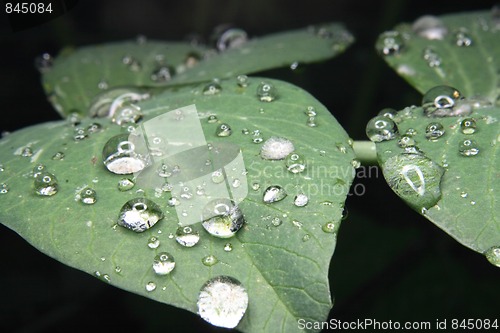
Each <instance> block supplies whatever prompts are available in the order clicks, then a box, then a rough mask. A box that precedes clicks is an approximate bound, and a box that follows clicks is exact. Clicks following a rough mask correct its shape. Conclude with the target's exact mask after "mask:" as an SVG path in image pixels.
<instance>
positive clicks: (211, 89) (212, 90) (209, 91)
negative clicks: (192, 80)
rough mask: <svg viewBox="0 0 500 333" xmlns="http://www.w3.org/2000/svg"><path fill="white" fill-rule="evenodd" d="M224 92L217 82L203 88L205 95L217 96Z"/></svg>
mask: <svg viewBox="0 0 500 333" xmlns="http://www.w3.org/2000/svg"><path fill="white" fill-rule="evenodd" d="M221 91H222V87H221V85H220V84H218V83H217V82H210V83H208V84H207V85H205V86H204V87H203V95H217V94H219V93H220V92H221Z"/></svg>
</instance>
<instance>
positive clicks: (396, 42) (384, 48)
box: [375, 31, 405, 56]
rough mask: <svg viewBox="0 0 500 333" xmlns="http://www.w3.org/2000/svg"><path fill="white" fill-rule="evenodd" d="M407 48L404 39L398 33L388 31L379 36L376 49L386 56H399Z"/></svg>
mask: <svg viewBox="0 0 500 333" xmlns="http://www.w3.org/2000/svg"><path fill="white" fill-rule="evenodd" d="M404 47H405V43H404V39H403V37H402V36H401V34H400V33H399V32H397V31H386V32H384V33H383V34H381V35H380V36H379V38H378V39H377V43H376V44H375V48H376V49H377V51H378V52H379V53H380V54H382V55H385V56H389V55H395V54H399V53H400V52H401V51H402V50H403V49H404Z"/></svg>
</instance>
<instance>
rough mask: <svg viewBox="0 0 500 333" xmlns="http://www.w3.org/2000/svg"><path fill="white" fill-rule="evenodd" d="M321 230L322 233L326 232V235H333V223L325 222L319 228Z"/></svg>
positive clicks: (334, 229)
mask: <svg viewBox="0 0 500 333" xmlns="http://www.w3.org/2000/svg"><path fill="white" fill-rule="evenodd" d="M321 230H323V232H326V233H327V234H333V233H335V231H336V227H335V223H334V222H327V223H325V224H323V226H322V227H321Z"/></svg>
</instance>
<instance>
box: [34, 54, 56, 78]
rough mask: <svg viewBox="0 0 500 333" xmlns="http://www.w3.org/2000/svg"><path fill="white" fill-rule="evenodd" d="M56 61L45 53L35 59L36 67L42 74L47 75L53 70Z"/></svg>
mask: <svg viewBox="0 0 500 333" xmlns="http://www.w3.org/2000/svg"><path fill="white" fill-rule="evenodd" d="M53 62H54V59H53V58H52V56H51V55H50V54H49V53H47V52H45V53H43V54H42V55H40V56H38V57H36V58H35V67H36V69H38V71H39V72H40V73H42V74H43V73H47V72H48V71H50V70H51V69H52V65H53Z"/></svg>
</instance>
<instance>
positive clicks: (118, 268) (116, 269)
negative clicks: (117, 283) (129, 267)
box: [115, 266, 122, 274]
mask: <svg viewBox="0 0 500 333" xmlns="http://www.w3.org/2000/svg"><path fill="white" fill-rule="evenodd" d="M115 272H116V273H118V274H120V273H121V272H122V268H121V267H120V266H116V267H115Z"/></svg>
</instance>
